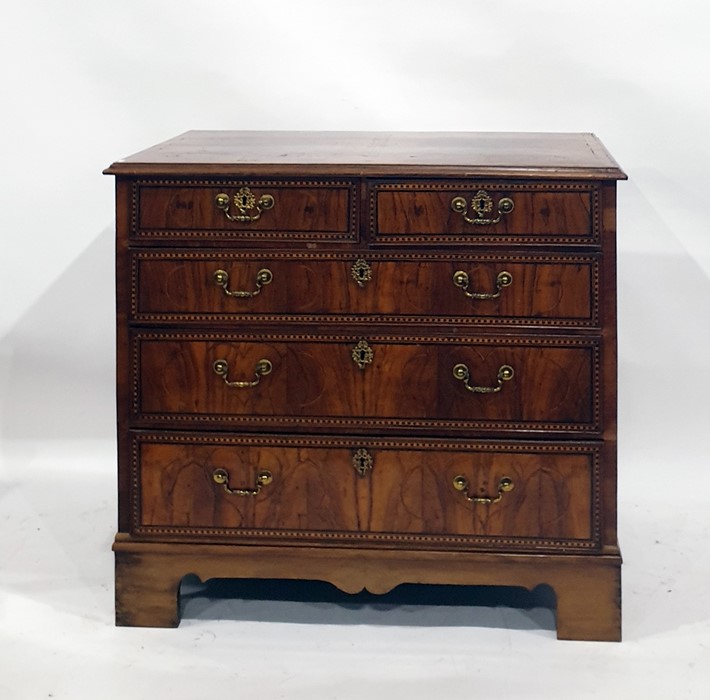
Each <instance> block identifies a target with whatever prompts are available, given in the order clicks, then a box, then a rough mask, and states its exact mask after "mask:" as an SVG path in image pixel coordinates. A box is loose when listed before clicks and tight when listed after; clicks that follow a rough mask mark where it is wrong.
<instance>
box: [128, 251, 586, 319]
mask: <svg viewBox="0 0 710 700" xmlns="http://www.w3.org/2000/svg"><path fill="white" fill-rule="evenodd" d="M598 268H599V265H598V260H597V258H595V257H594V256H562V255H539V256H533V255H528V256H520V255H499V256H497V255H478V256H461V255H442V254H437V253H431V254H429V255H421V254H413V253H409V254H407V253H400V254H397V255H383V254H382V253H376V252H375V253H373V252H369V253H367V254H365V255H362V256H358V255H356V254H349V253H280V252H268V253H267V252H259V253H254V252H242V251H240V252H229V251H226V250H223V251H219V252H215V253H214V254H211V253H204V252H194V251H180V252H177V253H175V252H161V251H156V250H149V251H143V250H138V251H134V252H133V265H132V282H131V284H132V293H131V299H132V302H133V303H132V318H133V319H134V320H137V321H150V322H160V321H195V322H200V321H205V320H209V321H215V320H228V321H233V320H240V319H243V320H255V319H258V320H261V321H264V320H275V321H286V320H294V321H313V322H318V321H332V320H338V321H347V322H349V323H381V322H387V323H391V322H396V321H404V322H407V321H410V322H411V321H415V322H416V323H419V324H421V323H423V322H427V323H441V322H444V323H446V322H449V323H450V322H451V321H452V320H455V321H456V322H457V323H473V324H475V323H512V324H533V325H537V324H547V325H550V324H561V325H580V326H593V325H596V324H597V323H598V305H599V304H598V299H599V269H598Z"/></svg>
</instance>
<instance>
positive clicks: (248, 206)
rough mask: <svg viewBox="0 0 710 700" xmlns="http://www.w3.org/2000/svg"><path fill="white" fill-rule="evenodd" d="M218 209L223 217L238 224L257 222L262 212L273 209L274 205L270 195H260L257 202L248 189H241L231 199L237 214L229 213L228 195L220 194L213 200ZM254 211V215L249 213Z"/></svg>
mask: <svg viewBox="0 0 710 700" xmlns="http://www.w3.org/2000/svg"><path fill="white" fill-rule="evenodd" d="M214 201H215V204H216V205H217V208H218V209H221V210H222V211H223V212H224V215H225V217H226V218H227V219H229V220H230V221H239V222H240V223H251V222H252V221H258V220H259V219H260V218H261V214H262V212H265V211H267V210H269V209H273V206H274V204H275V201H274V198H273V196H272V195H270V194H262V195H261V197H259V201H257V199H256V197H255V196H254V193H253V192H252V191H251V190H250V189H249V188H248V187H242V188H241V189H240V190H239V192H237V194H235V195H234V197H232V202H233V204H234V206H235V207H236V209H237V211H238V212H239V213H238V214H230V213H229V206H230V201H229V195H227V194H224V193H223V192H220V193H219V194H218V195H217V196H216V197H215V198H214ZM254 210H256V214H251V213H250V212H252V211H254Z"/></svg>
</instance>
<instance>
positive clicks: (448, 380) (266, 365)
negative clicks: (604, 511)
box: [133, 331, 600, 432]
mask: <svg viewBox="0 0 710 700" xmlns="http://www.w3.org/2000/svg"><path fill="white" fill-rule="evenodd" d="M133 344H134V363H133V365H134V366H133V416H134V419H136V420H138V421H142V422H144V424H151V423H159V422H161V421H170V422H173V423H180V422H182V423H190V422H193V423H202V424H213V425H219V424H222V425H230V424H235V423H236V424H241V425H249V426H254V427H262V426H271V427H277V428H283V429H293V428H301V429H304V430H310V429H312V428H322V429H328V428H330V429H332V430H342V429H344V428H347V429H350V430H361V431H364V430H368V429H372V428H377V429H378V430H384V431H389V430H394V429H399V428H413V429H414V428H417V429H420V430H427V431H432V430H435V429H436V430H438V429H451V430H457V429H458V430H461V429H479V430H531V429H546V430H548V431H555V430H559V431H563V432H568V431H570V430H580V431H597V430H599V403H600V401H599V399H598V397H599V395H600V377H599V374H600V367H599V355H600V351H599V339H597V338H566V337H559V338H541V337H519V338H515V339H511V338H510V337H500V338H496V337H481V338H449V337H426V336H425V337H421V338H419V337H404V336H383V335H371V336H368V337H367V338H358V337H357V336H354V337H352V336H327V335H289V334H280V333H273V334H259V333H254V334H252V333H249V332H244V333H241V334H217V333H171V332H168V331H166V332H163V333H157V332H156V333H151V332H145V333H144V332H137V333H135V334H134V337H133Z"/></svg>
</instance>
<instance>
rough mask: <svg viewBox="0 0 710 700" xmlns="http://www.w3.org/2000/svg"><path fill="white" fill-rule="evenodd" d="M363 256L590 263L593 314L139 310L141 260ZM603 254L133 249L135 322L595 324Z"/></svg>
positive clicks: (389, 259) (340, 259)
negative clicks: (296, 312) (568, 315)
mask: <svg viewBox="0 0 710 700" xmlns="http://www.w3.org/2000/svg"><path fill="white" fill-rule="evenodd" d="M359 258H364V259H365V260H368V261H370V262H399V261H417V262H425V263H426V262H460V263H462V264H463V263H465V264H468V265H476V264H478V263H489V262H499V263H502V264H505V263H520V264H535V263H542V264H567V265H575V264H576V265H589V267H590V284H591V288H590V305H591V316H590V318H559V317H554V316H553V317H550V318H540V317H535V318H531V317H527V316H481V315H471V316H424V315H421V314H410V315H397V314H390V315H383V314H375V313H371V314H362V313H359V314H327V313H323V314H294V313H288V312H284V313H277V312H274V313H259V314H254V313H244V312H242V313H190V312H185V313H176V312H173V313H141V312H140V311H139V309H138V288H139V283H140V281H139V267H140V262H141V261H142V260H166V261H175V262H182V261H198V262H199V261H208V260H214V261H215V263H220V262H223V261H225V260H228V261H259V262H263V264H268V262H269V261H272V260H286V261H291V260H297V261H304V260H305V261H311V260H313V261H315V262H351V261H355V260H357V259H359ZM599 279H600V278H599V258H598V256H595V255H553V254H550V255H541V254H538V255H496V254H471V255H466V254H461V253H459V254H453V253H450V254H446V253H410V252H402V253H396V254H393V253H382V252H371V251H362V252H356V253H348V252H338V253H311V252H301V251H298V252H290V251H288V252H282V251H275V252H271V251H269V252H264V251H260V252H253V251H250V252H242V251H239V252H234V251H219V252H211V253H210V252H194V251H180V252H179V253H176V252H158V251H152V250H151V251H134V252H133V253H132V256H131V316H132V318H133V319H134V320H135V321H137V322H176V321H186V322H201V321H248V322H257V323H272V322H298V323H319V322H323V321H328V322H331V323H333V322H337V323H361V324H362V323H368V324H371V323H411V322H412V321H413V320H414V321H415V322H416V323H417V324H422V323H427V324H436V325H439V324H441V325H453V324H456V325H458V324H465V325H496V324H506V325H532V326H565V327H583V328H586V327H592V328H593V327H597V326H598V324H599V295H600V289H599Z"/></svg>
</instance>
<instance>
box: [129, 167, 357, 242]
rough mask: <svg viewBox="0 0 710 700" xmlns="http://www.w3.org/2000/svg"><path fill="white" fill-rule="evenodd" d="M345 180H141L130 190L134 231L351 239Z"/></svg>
mask: <svg viewBox="0 0 710 700" xmlns="http://www.w3.org/2000/svg"><path fill="white" fill-rule="evenodd" d="M355 201H356V197H355V188H354V186H353V185H352V184H351V183H349V182H320V181H312V182H311V181H305V182H281V181H244V182H229V181H215V182H212V181H198V182H191V181H189V182H182V181H178V182H176V181H169V180H166V181H142V182H138V183H136V184H135V186H134V191H133V233H134V235H137V236H138V237H141V238H157V239H160V238H162V237H166V236H167V237H168V238H170V239H171V240H174V239H176V238H178V239H179V238H199V239H208V240H209V239H235V240H237V241H241V242H246V241H249V240H273V239H276V240H278V239H287V240H298V239H302V238H305V239H316V240H320V239H323V240H328V239H334V240H354V239H355V238H356V237H357V235H356V220H355Z"/></svg>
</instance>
